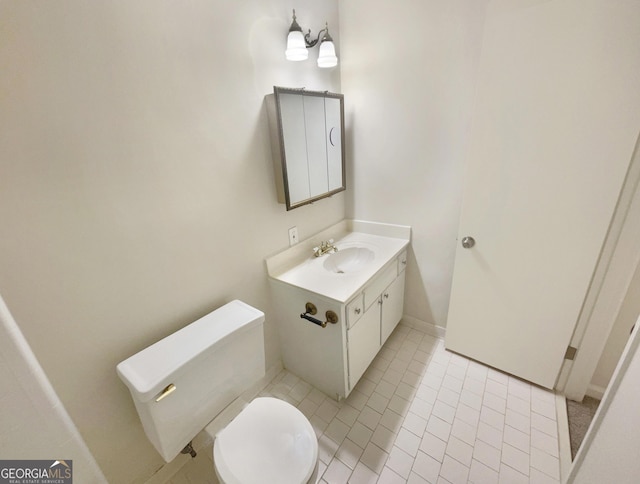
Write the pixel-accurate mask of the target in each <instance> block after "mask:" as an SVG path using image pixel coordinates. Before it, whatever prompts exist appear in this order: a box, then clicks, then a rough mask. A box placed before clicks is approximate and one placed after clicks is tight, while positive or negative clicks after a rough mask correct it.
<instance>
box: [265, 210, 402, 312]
mask: <svg viewBox="0 0 640 484" xmlns="http://www.w3.org/2000/svg"><path fill="white" fill-rule="evenodd" d="M331 229H334V232H336V233H337V234H339V235H340V238H336V241H335V242H334V245H335V246H336V247H338V251H340V250H344V249H347V248H349V247H365V248H368V249H370V250H371V251H372V252H373V259H372V260H371V261H370V262H368V263H367V264H366V265H365V266H364V267H363V268H362V269H361V270H358V271H353V272H345V273H336V272H333V271H331V270H328V269H326V268H325V267H324V265H325V262H326V261H327V258H328V257H330V256H331V254H326V255H323V256H321V257H314V256H313V253H312V250H309V249H307V246H309V247H313V246H315V245H319V242H318V241H319V240H327V239H328V238H331V237H329V236H328V235H327V234H330V233H331V232H332V230H331ZM331 229H328V230H325V231H323V232H321V233H320V234H318V235H319V236H321V238H318V237H317V236H315V237H312V238H310V239H308V241H305V242H301V245H302V247H303V248H304V249H306V250H305V251H304V252H302V251H301V250H300V249H299V248H298V247H297V246H294V247H293V248H291V249H288V250H287V251H285V252H283V253H281V254H278V255H277V256H274V257H272V258H271V259H272V260H269V259H268V260H267V269H268V272H269V276H270V277H271V278H272V279H274V280H276V281H280V282H283V283H286V284H290V285H292V286H296V287H300V288H302V289H306V290H308V291H311V292H314V293H316V294H320V295H322V296H325V297H328V298H331V299H334V300H336V301H338V302H341V303H346V302H347V301H348V300H349V299H350V298H351V297H353V295H355V294H356V293H357V292H358V291H359V290H360V289H362V287H363V286H364V285H365V284H366V283H367V282H368V281H369V280H370V279H371V278H372V277H373V276H374V275H375V274H376V273H377V272H378V271H379V270H380V269H382V268H383V267H384V266H385V265H386V264H387V263H388V262H389V261H391V260H392V259H393V258H394V257H396V256H397V255H398V254H400V252H402V250H404V249H405V248H406V247H407V245H409V241H410V234H411V229H410V227H406V226H398V225H388V224H372V223H370V222H361V221H346V225H345V223H344V222H342V223H340V224H337V225H336V226H334V227H332V228H331ZM353 229H355V230H353ZM371 232H374V233H371ZM380 234H385V235H380ZM323 237H327V238H323ZM287 252H289V253H288V254H287ZM275 259H277V263H274V260H275Z"/></svg>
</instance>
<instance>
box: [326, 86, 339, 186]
mask: <svg viewBox="0 0 640 484" xmlns="http://www.w3.org/2000/svg"><path fill="white" fill-rule="evenodd" d="M324 102H325V116H326V127H325V128H326V140H327V174H328V177H329V191H331V190H336V189H338V188H341V187H342V186H343V185H344V182H343V179H342V113H341V104H340V99H335V98H326V99H325V101H324Z"/></svg>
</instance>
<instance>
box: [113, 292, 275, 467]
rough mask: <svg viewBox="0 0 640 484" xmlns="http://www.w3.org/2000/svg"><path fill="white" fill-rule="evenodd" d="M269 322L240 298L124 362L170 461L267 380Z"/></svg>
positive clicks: (146, 421)
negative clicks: (266, 332)
mask: <svg viewBox="0 0 640 484" xmlns="http://www.w3.org/2000/svg"><path fill="white" fill-rule="evenodd" d="M263 323H264V313H263V312H262V311H259V310H257V309H255V308H253V307H251V306H249V305H248V304H246V303H243V302H242V301H238V300H235V301H232V302H230V303H228V304H226V305H224V306H222V307H221V308H219V309H216V310H215V311H213V312H211V313H209V314H207V315H206V316H204V317H202V318H200V319H198V320H197V321H195V322H193V323H191V324H190V325H188V326H186V327H184V328H182V329H181V330H179V331H177V332H175V333H173V334H171V335H169V336H167V337H166V338H164V339H162V340H160V341H158V342H157V343H155V344H153V345H151V346H149V347H148V348H145V349H144V350H142V351H140V352H139V353H136V354H135V355H133V356H131V357H130V358H127V359H126V360H124V361H123V362H121V363H119V364H118V366H117V371H118V375H119V376H120V378H121V379H122V381H123V382H124V383H125V384H126V385H127V387H129V391H130V392H131V396H132V397H133V401H134V403H135V405H136V409H137V410H138V414H139V415H140V420H141V421H142V425H143V427H144V430H145V432H146V434H147V437H149V440H150V441H151V442H152V443H153V445H154V446H155V448H156V449H157V451H158V452H159V453H160V455H162V457H163V458H164V460H165V461H167V462H169V461H170V460H172V459H173V458H174V457H175V456H177V455H178V453H179V452H180V451H181V450H182V449H183V448H184V446H185V445H187V444H188V443H189V441H190V440H191V439H192V438H193V437H194V436H195V435H196V434H197V433H198V432H200V431H201V430H202V429H203V428H204V427H205V426H206V425H207V424H208V423H209V422H210V421H211V420H213V418H214V417H215V416H216V415H217V414H218V413H220V412H221V411H222V410H223V409H224V408H225V407H226V406H227V405H228V404H229V403H231V402H232V401H233V400H234V399H235V398H237V397H238V396H239V395H241V394H242V393H243V392H244V391H245V390H247V389H248V388H249V387H250V386H251V385H253V384H255V383H257V382H258V381H259V380H260V378H262V377H263V376H264V374H265V362H264V333H263ZM163 394H164V398H161V396H162V395H163Z"/></svg>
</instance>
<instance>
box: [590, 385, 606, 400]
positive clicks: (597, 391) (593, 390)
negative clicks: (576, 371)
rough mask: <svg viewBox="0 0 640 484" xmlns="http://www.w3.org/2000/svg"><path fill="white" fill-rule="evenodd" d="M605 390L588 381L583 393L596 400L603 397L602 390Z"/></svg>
mask: <svg viewBox="0 0 640 484" xmlns="http://www.w3.org/2000/svg"><path fill="white" fill-rule="evenodd" d="M606 390H607V389H606V388H603V387H601V386H598V385H594V384H593V383H590V384H589V387H588V388H587V391H586V392H585V394H586V395H587V396H588V397H591V398H595V399H596V400H602V397H604V392H605V391H606Z"/></svg>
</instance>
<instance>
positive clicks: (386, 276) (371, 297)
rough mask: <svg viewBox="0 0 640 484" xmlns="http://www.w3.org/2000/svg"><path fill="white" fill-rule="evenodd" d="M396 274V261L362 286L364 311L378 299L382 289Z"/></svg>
mask: <svg viewBox="0 0 640 484" xmlns="http://www.w3.org/2000/svg"><path fill="white" fill-rule="evenodd" d="M397 276H398V268H397V265H396V263H395V262H394V263H392V264H390V265H389V266H388V267H386V268H385V269H384V270H383V271H382V273H380V274H379V275H377V276H376V277H375V278H374V280H373V281H371V283H370V284H369V285H368V286H367V287H365V288H364V308H365V311H366V310H367V309H369V307H370V306H371V305H372V304H373V303H374V302H376V301H377V300H378V297H379V296H380V294H382V291H384V289H385V288H386V287H387V286H388V285H389V284H391V283H392V282H393V280H394V279H395V278H396V277H397Z"/></svg>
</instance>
